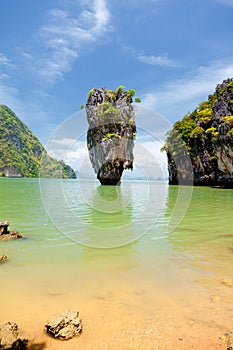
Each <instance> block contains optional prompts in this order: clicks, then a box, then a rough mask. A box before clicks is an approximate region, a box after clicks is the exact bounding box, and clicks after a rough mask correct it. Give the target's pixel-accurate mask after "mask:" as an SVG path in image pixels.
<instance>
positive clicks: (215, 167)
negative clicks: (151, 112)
mask: <svg viewBox="0 0 233 350" xmlns="http://www.w3.org/2000/svg"><path fill="white" fill-rule="evenodd" d="M163 150H165V151H166V153H167V159H168V171H169V184H171V185H172V184H178V183H179V182H180V181H179V180H180V179H181V180H182V183H184V184H185V182H187V183H188V182H189V181H190V178H193V182H194V185H206V186H223V187H229V188H233V79H227V80H224V81H223V82H222V83H221V84H218V85H217V87H216V90H215V92H214V93H213V94H212V95H209V97H208V100H207V101H204V102H201V103H200V104H199V106H197V108H196V109H195V110H194V111H193V112H191V113H190V114H187V115H185V116H184V117H183V119H182V120H180V121H177V122H176V123H175V124H174V126H173V129H172V130H171V131H169V133H168V136H167V139H166V143H165V145H164V147H163ZM185 152H186V153H187V156H189V157H190V159H191V166H190V164H188V162H187V161H186V160H187V157H186V160H185V157H184V153H185ZM189 183H190V182H189Z"/></svg>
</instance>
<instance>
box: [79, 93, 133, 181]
mask: <svg viewBox="0 0 233 350" xmlns="http://www.w3.org/2000/svg"><path fill="white" fill-rule="evenodd" d="M133 94H134V90H123V89H122V88H121V87H119V88H118V89H117V90H116V91H111V90H107V89H106V88H102V89H92V90H91V91H90V93H89V97H88V100H87V104H86V113H87V120H88V124H89V128H88V132H87V147H88V152H89V157H90V161H91V164H92V166H93V168H94V171H95V173H96V174H97V178H98V180H99V181H100V183H101V184H102V185H116V184H118V183H119V181H120V179H121V175H122V173H123V171H124V169H131V170H132V169H133V159H134V157H133V148H134V139H135V136H136V124H135V120H134V110H133V107H132V105H131V103H132V96H133Z"/></svg>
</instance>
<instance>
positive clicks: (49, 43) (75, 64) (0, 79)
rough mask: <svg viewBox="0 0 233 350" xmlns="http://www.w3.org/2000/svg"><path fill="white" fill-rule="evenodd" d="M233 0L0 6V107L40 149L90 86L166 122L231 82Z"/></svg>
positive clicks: (7, 2) (50, 0)
mask: <svg viewBox="0 0 233 350" xmlns="http://www.w3.org/2000/svg"><path fill="white" fill-rule="evenodd" d="M232 15H233V0H127V1H125V0H40V1H35V0H20V1H18V0H2V1H1V2H0V43H1V44H0V103H1V104H6V105H8V106H9V107H10V108H11V109H13V110H14V112H15V113H16V114H17V115H18V116H19V117H20V118H21V119H22V120H23V121H24V122H25V123H26V124H27V125H28V126H29V128H30V129H31V130H32V131H33V132H34V133H35V134H36V135H37V136H38V137H39V139H40V140H41V141H42V143H44V144H45V143H46V141H47V139H48V137H49V136H50V135H51V133H52V132H53V130H54V129H55V128H56V127H57V126H58V125H59V124H60V123H62V122H63V121H64V120H66V118H68V117H69V116H70V115H72V114H74V113H76V112H77V111H78V110H79V106H80V104H81V103H85V101H86V95H87V92H88V91H89V90H90V89H91V88H92V87H102V86H106V87H108V88H112V89H114V88H116V87H117V86H118V85H124V86H126V88H134V89H136V91H137V95H138V96H140V97H141V99H142V105H143V106H147V107H149V108H152V109H153V110H156V111H158V112H159V113H160V114H162V115H163V116H164V117H165V118H167V119H168V120H169V121H170V122H171V123H173V122H174V121H175V120H178V119H180V118H181V117H182V116H183V115H184V114H185V113H187V112H188V111H191V110H192V109H194V108H195V107H196V105H197V104H198V103H199V102H200V101H201V100H204V99H206V98H207V96H208V94H210V93H212V92H213V91H214V89H215V86H216V84H217V83H220V82H221V81H222V80H223V79H226V78H229V77H233V45H232V32H233V23H232Z"/></svg>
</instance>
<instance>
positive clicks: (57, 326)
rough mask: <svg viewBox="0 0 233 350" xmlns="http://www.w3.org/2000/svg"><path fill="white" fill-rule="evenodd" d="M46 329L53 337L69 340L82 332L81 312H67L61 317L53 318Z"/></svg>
mask: <svg viewBox="0 0 233 350" xmlns="http://www.w3.org/2000/svg"><path fill="white" fill-rule="evenodd" d="M45 327H46V331H47V333H49V334H50V335H52V336H53V337H55V338H59V339H61V340H68V339H71V338H73V337H74V336H76V335H78V334H79V333H80V332H81V331H82V320H81V318H80V317H79V311H77V310H66V311H65V312H63V313H62V314H61V315H55V316H53V317H51V319H50V320H49V321H48V323H47V324H46V326H45Z"/></svg>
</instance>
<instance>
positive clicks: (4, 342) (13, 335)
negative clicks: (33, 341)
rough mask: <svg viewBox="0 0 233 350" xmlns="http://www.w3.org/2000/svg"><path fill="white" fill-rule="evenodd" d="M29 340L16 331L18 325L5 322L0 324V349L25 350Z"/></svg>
mask: <svg viewBox="0 0 233 350" xmlns="http://www.w3.org/2000/svg"><path fill="white" fill-rule="evenodd" d="M28 342H29V340H28V339H27V338H26V337H24V336H23V335H21V334H20V333H19V332H18V325H17V323H14V322H7V323H5V324H3V325H1V326H0V349H1V350H25V349H27V344H28Z"/></svg>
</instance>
